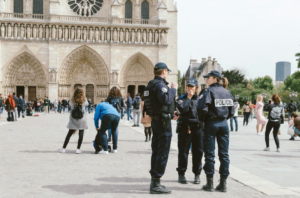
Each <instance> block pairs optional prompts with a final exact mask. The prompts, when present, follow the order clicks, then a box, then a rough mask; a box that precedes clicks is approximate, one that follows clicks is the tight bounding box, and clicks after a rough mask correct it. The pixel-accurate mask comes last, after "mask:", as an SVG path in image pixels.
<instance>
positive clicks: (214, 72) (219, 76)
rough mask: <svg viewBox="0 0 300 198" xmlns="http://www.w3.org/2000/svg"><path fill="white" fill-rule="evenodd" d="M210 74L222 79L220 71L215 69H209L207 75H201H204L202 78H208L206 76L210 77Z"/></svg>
mask: <svg viewBox="0 0 300 198" xmlns="http://www.w3.org/2000/svg"><path fill="white" fill-rule="evenodd" d="M210 76H215V77H218V78H220V79H222V75H221V74H220V72H219V71H217V70H212V71H210V72H209V73H208V74H207V75H205V76H203V77H204V78H208V77H210Z"/></svg>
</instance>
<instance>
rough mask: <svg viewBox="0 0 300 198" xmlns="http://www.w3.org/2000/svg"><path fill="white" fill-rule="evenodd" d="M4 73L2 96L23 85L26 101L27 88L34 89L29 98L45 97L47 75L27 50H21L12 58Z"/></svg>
mask: <svg viewBox="0 0 300 198" xmlns="http://www.w3.org/2000/svg"><path fill="white" fill-rule="evenodd" d="M4 73H5V75H4V97H7V96H8V95H9V94H12V93H13V92H16V87H17V86H22V87H24V95H25V100H26V101H27V100H28V88H32V90H35V91H34V92H35V95H34V97H31V98H29V99H31V100H32V99H33V98H34V99H35V97H37V98H44V97H45V95H46V93H47V75H46V73H45V71H44V69H43V66H42V64H41V63H40V62H39V61H38V60H37V59H36V58H35V57H34V56H33V55H31V54H29V53H28V52H23V53H22V54H20V55H18V56H17V57H16V58H14V59H13V61H12V62H11V63H10V64H9V65H8V66H7V68H6V70H5V72H4ZM31 93H32V92H31Z"/></svg>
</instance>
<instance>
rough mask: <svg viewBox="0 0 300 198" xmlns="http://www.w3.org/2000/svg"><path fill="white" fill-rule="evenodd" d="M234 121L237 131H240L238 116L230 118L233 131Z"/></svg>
mask: <svg viewBox="0 0 300 198" xmlns="http://www.w3.org/2000/svg"><path fill="white" fill-rule="evenodd" d="M233 121H234V123H235V131H238V118H237V117H231V118H230V130H231V131H233Z"/></svg>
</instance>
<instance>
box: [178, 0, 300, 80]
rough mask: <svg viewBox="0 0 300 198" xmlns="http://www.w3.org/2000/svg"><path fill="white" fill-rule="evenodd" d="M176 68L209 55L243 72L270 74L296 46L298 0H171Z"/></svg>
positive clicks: (225, 66)
mask: <svg viewBox="0 0 300 198" xmlns="http://www.w3.org/2000/svg"><path fill="white" fill-rule="evenodd" d="M177 7H178V68H179V70H180V71H181V72H185V71H186V70H187V68H188V66H189V61H190V58H192V59H197V60H198V62H200V61H201V60H202V58H207V57H208V56H211V57H212V58H216V60H217V61H218V62H219V63H220V64H221V66H222V67H223V69H224V70H230V69H233V68H240V69H242V70H243V71H244V72H245V74H246V78H252V79H254V78H257V77H263V76H266V75H269V76H271V77H272V78H273V79H275V65H276V62H278V61H288V62H290V63H291V64H292V73H293V72H295V71H297V61H296V57H295V54H296V53H297V52H300V11H299V9H300V0H177Z"/></svg>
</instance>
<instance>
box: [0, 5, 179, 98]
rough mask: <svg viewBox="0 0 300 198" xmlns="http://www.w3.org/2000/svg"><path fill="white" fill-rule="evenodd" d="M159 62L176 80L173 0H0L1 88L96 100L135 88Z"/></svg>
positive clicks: (2, 90) (137, 89) (29, 94)
mask: <svg viewBox="0 0 300 198" xmlns="http://www.w3.org/2000/svg"><path fill="white" fill-rule="evenodd" d="M157 62H165V63H166V64H167V65H168V67H169V68H170V69H171V70H172V73H170V75H169V79H168V80H169V81H173V82H177V72H178V70H177V7H176V4H174V0H76V1H75V0H60V1H59V0H6V1H5V0H0V93H2V94H3V96H4V97H7V96H8V95H9V94H12V93H13V92H16V93H17V95H23V96H24V97H25V100H26V101H27V100H31V101H32V100H34V99H35V98H43V97H45V96H49V98H50V99H51V100H54V99H62V98H67V99H69V98H71V97H72V92H73V90H74V88H76V87H78V86H82V87H83V88H84V90H85V91H86V95H87V98H90V99H92V100H93V101H94V102H96V103H98V102H100V101H101V100H102V99H103V98H106V97H107V95H108V91H109V89H110V88H111V87H113V86H117V87H119V88H120V89H121V92H122V95H123V97H125V94H126V92H129V93H131V95H132V96H134V94H136V93H138V92H139V93H142V92H143V89H144V87H145V86H146V85H147V83H148V81H149V80H151V79H152V78H153V76H154V74H153V67H154V65H155V64H156V63H157Z"/></svg>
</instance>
